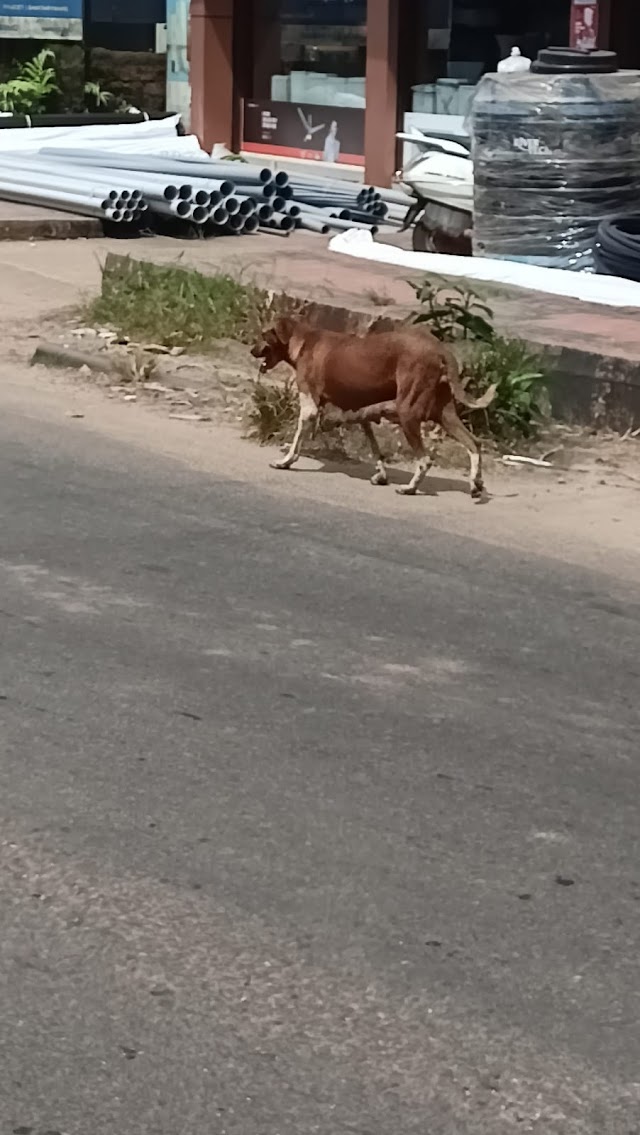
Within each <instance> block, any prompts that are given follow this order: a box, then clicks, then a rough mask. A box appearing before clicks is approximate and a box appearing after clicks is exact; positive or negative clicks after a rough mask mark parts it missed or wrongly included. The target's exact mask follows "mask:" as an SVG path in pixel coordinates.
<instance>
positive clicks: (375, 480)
mask: <svg viewBox="0 0 640 1135" xmlns="http://www.w3.org/2000/svg"><path fill="white" fill-rule="evenodd" d="M362 432H363V434H364V436H365V437H366V439H367V441H368V442H369V447H370V449H371V452H372V453H373V456H374V459H375V463H376V471H375V473H374V474H373V477H372V478H371V484H372V485H388V484H389V478H388V476H387V467H386V465H385V463H384V457H383V456H382V452H381V450H380V446H379V445H378V439H377V437H376V435H375V434H374V432H373V426H372V425H371V423H370V422H363V423H362Z"/></svg>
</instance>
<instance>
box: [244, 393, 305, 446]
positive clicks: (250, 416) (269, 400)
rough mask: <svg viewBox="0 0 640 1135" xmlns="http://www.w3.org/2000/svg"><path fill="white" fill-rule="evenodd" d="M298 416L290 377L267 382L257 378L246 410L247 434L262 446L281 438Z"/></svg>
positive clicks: (286, 434) (285, 435) (282, 438)
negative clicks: (281, 380)
mask: <svg viewBox="0 0 640 1135" xmlns="http://www.w3.org/2000/svg"><path fill="white" fill-rule="evenodd" d="M297 418H298V395H297V390H296V386H295V383H294V381H293V379H292V378H285V380H284V382H278V383H275V382H267V381H265V380H264V379H262V378H257V379H256V380H255V382H254V384H253V390H252V392H251V402H250V405H249V410H248V413H247V420H248V424H249V435H250V436H251V437H255V438H257V440H258V441H259V442H260V444H261V445H268V444H269V443H270V442H279V441H284V439H285V438H286V437H288V436H289V435H290V432H291V428H292V426H293V425H294V423H295V422H296V421H297Z"/></svg>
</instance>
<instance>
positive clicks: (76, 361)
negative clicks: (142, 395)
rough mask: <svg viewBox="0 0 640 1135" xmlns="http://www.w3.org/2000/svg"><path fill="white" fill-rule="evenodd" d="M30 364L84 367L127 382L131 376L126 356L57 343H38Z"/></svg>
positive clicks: (73, 368) (71, 367) (55, 366)
mask: <svg viewBox="0 0 640 1135" xmlns="http://www.w3.org/2000/svg"><path fill="white" fill-rule="evenodd" d="M31 365H32V366H45V367H54V368H57V367H61V368H62V369H69V370H83V369H84V370H89V371H93V372H94V373H95V374H110V375H116V376H117V377H119V378H120V379H124V380H126V381H129V382H130V381H131V379H132V378H133V373H132V370H131V362H130V360H128V359H126V358H124V359H123V358H119V357H117V356H116V355H110V354H108V353H107V352H106V351H104V352H100V351H96V352H89V351H76V350H72V349H71V348H70V347H63V346H61V345H60V344H59V343H40V344H39V346H38V347H36V349H35V351H34V353H33V356H32V358H31Z"/></svg>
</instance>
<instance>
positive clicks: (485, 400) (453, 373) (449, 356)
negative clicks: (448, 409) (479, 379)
mask: <svg viewBox="0 0 640 1135" xmlns="http://www.w3.org/2000/svg"><path fill="white" fill-rule="evenodd" d="M445 361H446V368H447V373H446V378H445V381H446V382H448V383H449V386H450V387H451V391H452V394H453V396H454V398H455V399H456V402H460V403H462V405H463V406H466V407H467V409H469V410H486V408H487V406H490V405H491V403H492V402H493V400H494V398H495V396H496V390H497V389H498V388H497V386H495V385H494V386H490V387H489V389H488V390H487V391H486V393H485V394H483V395H482V397H481V398H470V397H469V395H468V394H467V392H466V390H465V388H464V386H463V385H462V381H461V379H460V367H459V366H458V360H457V359H456V357H455V355H454V354H453V351H449V350H445Z"/></svg>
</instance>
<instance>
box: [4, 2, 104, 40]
mask: <svg viewBox="0 0 640 1135" xmlns="http://www.w3.org/2000/svg"><path fill="white" fill-rule="evenodd" d="M82 14H83V13H82V0H40V2H38V0H0V36H2V37H3V38H4V39H82Z"/></svg>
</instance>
